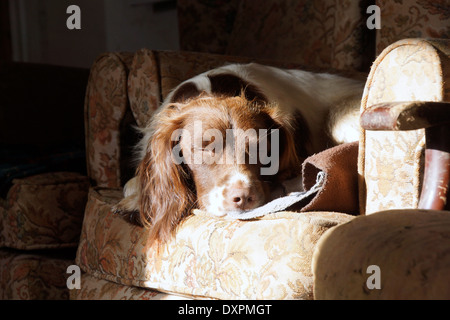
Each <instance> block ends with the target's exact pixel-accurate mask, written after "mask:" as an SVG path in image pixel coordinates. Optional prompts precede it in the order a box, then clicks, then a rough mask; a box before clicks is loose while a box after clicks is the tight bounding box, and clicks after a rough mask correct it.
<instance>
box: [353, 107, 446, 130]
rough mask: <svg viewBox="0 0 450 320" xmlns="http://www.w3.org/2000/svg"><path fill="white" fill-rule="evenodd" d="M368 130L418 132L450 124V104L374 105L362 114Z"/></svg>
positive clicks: (361, 121) (364, 125) (362, 124)
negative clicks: (417, 130)
mask: <svg viewBox="0 0 450 320" xmlns="http://www.w3.org/2000/svg"><path fill="white" fill-rule="evenodd" d="M360 123H361V126H362V127H363V128H364V129H366V130H393V131H397V130H416V129H426V128H430V127H434V126H441V125H445V124H447V125H449V124H450V103H448V102H428V101H411V102H386V103H379V104H376V105H373V106H371V107H369V108H367V109H366V110H364V112H363V113H362V114H361V118H360Z"/></svg>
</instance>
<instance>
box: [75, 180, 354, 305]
mask: <svg viewBox="0 0 450 320" xmlns="http://www.w3.org/2000/svg"><path fill="white" fill-rule="evenodd" d="M121 198H122V193H121V190H112V189H91V190H90V193H89V200H88V205H87V208H86V214H85V220H84V224H83V231H82V236H81V240H80V245H79V247H78V253H77V259H76V262H77V265H79V266H80V267H81V268H82V269H83V270H84V271H85V272H87V273H88V274H90V275H92V276H95V277H96V278H100V279H104V280H110V281H114V282H116V283H119V284H123V285H133V286H138V287H144V288H151V289H157V290H161V291H163V292H169V293H170V292H172V293H176V294H182V295H189V296H192V297H199V298H204V297H206V298H217V299H293V298H298V299H300V298H303V299H310V298H312V274H311V268H310V266H311V256H312V252H313V250H314V247H315V244H316V242H317V240H318V239H319V238H320V236H321V234H322V233H323V232H325V231H326V230H327V229H329V228H330V227H332V226H335V225H337V224H340V223H343V222H347V221H349V220H351V219H352V218H353V216H349V215H346V214H340V213H332V212H309V213H301V214H300V213H290V212H284V213H279V214H273V215H271V216H266V217H264V218H262V219H259V220H254V221H236V220H232V221H227V220H224V219H220V218H214V217H210V216H208V215H206V214H204V213H202V212H199V211H197V212H196V214H194V215H191V216H190V217H188V218H187V219H185V220H184V222H183V223H182V224H181V225H180V227H179V229H178V231H177V234H176V238H175V239H174V240H173V241H170V242H169V243H168V244H166V245H164V246H162V247H160V248H158V246H157V245H154V244H151V243H149V242H148V239H147V233H146V231H145V229H143V228H141V227H138V226H134V225H131V224H128V223H126V222H125V221H124V220H123V219H122V218H121V217H119V216H117V215H114V214H113V213H112V212H111V206H112V205H113V204H115V203H116V202H117V201H118V200H119V199H121Z"/></svg>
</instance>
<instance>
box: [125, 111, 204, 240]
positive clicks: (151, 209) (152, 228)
mask: <svg viewBox="0 0 450 320" xmlns="http://www.w3.org/2000/svg"><path fill="white" fill-rule="evenodd" d="M184 116H185V115H184V114H183V112H180V105H179V104H171V105H168V106H166V107H165V108H164V109H163V110H162V111H161V112H160V114H158V115H157V116H156V117H155V119H154V122H153V124H152V127H153V133H152V135H151V137H150V139H149V141H148V144H147V146H146V150H145V155H144V157H143V159H142V160H141V162H140V163H139V165H138V168H137V170H136V177H135V178H134V179H133V180H132V181H133V182H131V181H130V182H129V183H127V185H126V188H125V194H126V195H127V193H129V194H128V196H126V197H125V198H124V199H123V200H122V201H121V202H120V203H119V204H118V205H117V206H116V208H117V210H116V211H118V212H119V213H121V214H122V216H125V218H126V219H127V220H129V221H131V222H134V223H136V224H140V225H142V226H144V227H148V228H149V238H150V240H161V241H167V240H169V239H170V238H171V236H172V235H173V233H174V231H175V229H176V226H177V225H178V224H179V222H180V221H181V220H182V218H184V217H185V216H187V215H188V214H189V211H190V210H191V209H192V207H193V205H194V204H195V201H196V193H195V186H194V184H193V181H192V178H191V174H190V171H189V168H188V166H187V165H185V164H184V163H180V162H179V161H176V159H174V156H173V152H174V148H175V146H176V145H177V143H179V140H180V138H178V139H174V138H173V133H174V132H182V130H181V129H182V124H183V119H184ZM179 129H180V130H179ZM177 130H178V131H177ZM130 183H131V185H129V184H130Z"/></svg>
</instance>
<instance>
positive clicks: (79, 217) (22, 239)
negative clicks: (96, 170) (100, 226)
mask: <svg viewBox="0 0 450 320" xmlns="http://www.w3.org/2000/svg"><path fill="white" fill-rule="evenodd" d="M88 188H89V182H88V179H87V177H85V176H81V175H79V174H77V173H70V172H60V173H46V174H40V175H36V176H32V177H28V178H24V179H16V180H14V185H13V186H12V187H11V189H10V190H9V193H8V197H7V199H6V203H5V204H4V205H3V206H2V207H1V211H2V217H1V221H2V228H1V238H0V247H9V248H15V249H23V250H34V249H49V248H63V247H76V246H77V244H78V240H79V236H80V231H81V224H82V221H83V214H84V207H85V205H86V200H87V192H88Z"/></svg>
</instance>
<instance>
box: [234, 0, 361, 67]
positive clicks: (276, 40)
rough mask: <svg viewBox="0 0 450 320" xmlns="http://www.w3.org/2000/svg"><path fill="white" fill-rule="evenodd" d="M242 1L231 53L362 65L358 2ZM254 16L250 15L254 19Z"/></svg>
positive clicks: (312, 63)
mask: <svg viewBox="0 0 450 320" xmlns="http://www.w3.org/2000/svg"><path fill="white" fill-rule="evenodd" d="M264 4H265V5H261V3H259V2H256V1H241V2H240V7H239V11H238V14H237V16H236V21H235V24H234V32H233V34H232V36H231V39H230V43H229V46H228V48H227V53H228V54H234V55H244V56H249V57H254V58H255V57H256V58H266V59H268V58H271V59H277V60H282V61H292V62H298V63H302V64H305V65H308V66H316V67H329V68H330V67H331V68H335V69H344V70H348V69H359V68H360V67H361V65H362V55H361V54H360V52H361V51H362V49H363V48H364V43H363V39H362V38H361V35H362V29H363V28H365V20H363V17H362V15H361V13H360V12H361V11H360V8H359V6H360V2H359V1H338V0H320V1H311V0H303V1H298V0H283V1H279V0H268V1H264ZM250 17H251V18H250Z"/></svg>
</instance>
